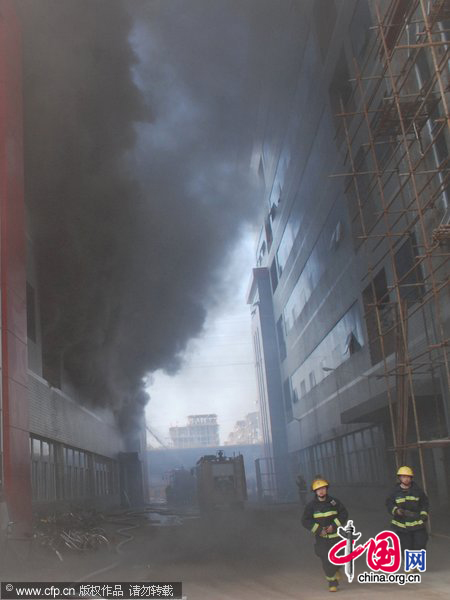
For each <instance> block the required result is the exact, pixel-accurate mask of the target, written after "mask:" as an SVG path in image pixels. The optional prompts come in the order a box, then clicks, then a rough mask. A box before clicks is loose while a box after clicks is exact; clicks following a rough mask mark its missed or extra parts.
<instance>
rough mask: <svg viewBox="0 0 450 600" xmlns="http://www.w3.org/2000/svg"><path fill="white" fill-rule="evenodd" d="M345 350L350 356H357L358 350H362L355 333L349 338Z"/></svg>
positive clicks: (349, 335)
mask: <svg viewBox="0 0 450 600" xmlns="http://www.w3.org/2000/svg"><path fill="white" fill-rule="evenodd" d="M345 348H346V350H345V351H346V353H347V352H348V354H349V355H350V356H352V354H356V352H358V350H360V348H361V344H360V343H359V341H358V339H357V338H356V336H355V334H354V332H353V331H352V332H350V333H349V334H348V336H347V339H346V341H345Z"/></svg>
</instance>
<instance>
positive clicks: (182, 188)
mask: <svg viewBox="0 0 450 600" xmlns="http://www.w3.org/2000/svg"><path fill="white" fill-rule="evenodd" d="M277 4H278V3H276V2H275V3H270V2H269V3H264V2H256V3H255V2H247V3H244V6H242V4H241V3H240V2H234V1H230V2H228V3H227V2H225V3H224V2H210V1H209V0H208V1H207V2H204V1H197V0H190V1H189V2H178V1H177V0H174V1H171V0H168V1H167V2H140V1H138V0H136V1H135V0H133V2H128V1H125V0H124V1H119V0H39V1H35V0H17V6H18V9H19V12H20V15H21V19H22V27H23V48H24V62H23V64H24V68H23V76H24V126H25V127H24V131H25V174H26V200H27V204H28V207H29V213H30V217H31V224H32V235H33V240H34V245H35V248H36V258H37V271H38V281H39V297H40V309H41V324H42V337H43V350H44V362H45V369H46V374H47V377H48V378H49V379H50V380H52V379H55V378H56V379H57V374H58V373H60V372H63V373H64V376H65V377H67V378H68V380H69V381H70V383H71V384H72V385H74V386H75V387H76V388H77V390H79V391H80V393H81V396H82V397H83V398H84V399H85V401H86V402H90V403H91V404H92V405H95V406H101V407H104V406H108V407H111V408H112V409H113V410H114V411H115V413H116V415H117V418H118V420H119V422H120V424H121V426H122V428H123V429H124V430H125V431H126V430H130V429H132V428H133V424H134V422H135V420H136V417H138V416H139V415H141V414H142V410H143V407H144V406H145V403H146V402H147V400H148V398H147V395H146V394H145V391H144V389H143V378H144V377H145V375H146V374H147V373H150V372H152V371H154V370H156V369H159V368H163V369H166V370H168V371H175V370H176V369H177V368H178V366H179V364H180V356H181V355H182V352H183V349H184V348H185V346H186V343H187V341H188V340H189V339H190V338H191V337H192V336H195V335H198V334H199V333H200V332H201V329H202V325H203V322H204V319H205V315H206V311H207V309H208V307H209V306H211V303H213V302H214V301H215V300H216V299H217V297H218V296H220V294H221V293H224V290H221V289H220V277H219V272H220V268H221V267H223V266H224V265H225V264H226V259H227V253H228V252H229V250H230V249H231V247H232V245H233V243H234V242H236V241H237V239H238V237H239V234H240V231H241V228H242V226H243V224H245V223H248V222H249V221H251V220H252V219H254V218H255V216H256V214H257V210H256V205H255V202H254V193H253V189H252V188H251V186H250V185H249V182H248V167H249V157H250V149H251V142H252V141H253V140H252V139H251V135H252V127H253V126H254V125H255V118H256V116H255V115H257V109H256V106H254V105H253V102H254V98H255V96H254V95H253V96H252V93H253V94H254V93H255V88H254V84H255V79H257V78H258V74H261V72H262V69H263V64H262V62H263V61H262V57H261V52H260V50H261V42H262V41H263V40H264V36H265V32H266V33H267V31H268V29H267V28H268V27H269V26H270V15H271V12H273V13H274V14H275V13H276V12H277V6H276V5H277ZM255 7H256V8H257V18H256V19H253V17H252V11H251V10H250V9H252V10H253V9H255ZM249 141H250V143H249ZM55 374H56V375H55Z"/></svg>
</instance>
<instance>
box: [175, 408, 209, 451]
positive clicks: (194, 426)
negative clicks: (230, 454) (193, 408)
mask: <svg viewBox="0 0 450 600" xmlns="http://www.w3.org/2000/svg"><path fill="white" fill-rule="evenodd" d="M169 435H170V439H171V440H172V445H173V447H174V448H198V447H199V446H214V447H216V446H218V445H219V443H220V440H219V425H218V423H217V415H213V414H211V415H189V416H188V424H187V425H185V426H184V427H170V429H169Z"/></svg>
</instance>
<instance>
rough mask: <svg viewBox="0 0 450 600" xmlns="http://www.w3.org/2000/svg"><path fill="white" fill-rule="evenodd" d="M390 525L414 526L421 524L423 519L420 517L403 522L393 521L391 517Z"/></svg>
mask: <svg viewBox="0 0 450 600" xmlns="http://www.w3.org/2000/svg"><path fill="white" fill-rule="evenodd" d="M391 523H392V525H397V527H404V528H406V527H415V526H416V525H423V521H422V519H420V521H405V522H404V523H399V522H398V521H395V520H394V519H392V521H391Z"/></svg>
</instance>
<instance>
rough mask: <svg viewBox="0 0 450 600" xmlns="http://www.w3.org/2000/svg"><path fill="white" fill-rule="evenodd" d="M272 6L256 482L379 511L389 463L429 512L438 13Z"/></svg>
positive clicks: (443, 100) (255, 296)
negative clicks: (304, 484) (279, 50)
mask: <svg viewBox="0 0 450 600" xmlns="http://www.w3.org/2000/svg"><path fill="white" fill-rule="evenodd" d="M280 11H289V22H290V24H291V25H290V27H289V28H288V30H287V31H283V32H280V31H278V30H277V27H276V24H274V35H277V36H280V35H281V34H282V35H283V36H284V37H283V39H284V40H285V44H286V45H288V49H289V53H290V55H291V56H292V57H293V59H292V62H290V63H289V64H288V65H283V66H282V68H280V70H279V71H278V72H277V81H276V82H275V81H268V82H267V86H266V87H265V88H264V87H263V89H262V91H261V98H260V113H259V114H260V117H259V136H258V137H257V139H260V140H262V141H261V143H258V145H257V146H256V147H255V152H254V161H253V164H254V165H255V168H256V170H257V172H258V174H259V177H260V181H261V188H262V196H263V197H264V203H265V206H266V218H265V222H264V226H263V227H262V230H261V235H260V239H259V242H258V246H257V251H256V267H255V269H254V270H253V277H252V283H251V287H250V293H249V296H248V302H249V304H251V307H252V308H251V310H252V315H253V334H254V346H255V359H256V364H257V375H258V384H259V397H260V412H261V419H262V430H263V436H264V443H265V447H266V453H267V464H268V465H269V466H267V468H266V471H267V472H266V475H267V482H268V483H267V486H268V487H269V488H270V486H272V487H273V490H272V495H277V496H278V498H280V497H284V496H285V495H286V493H287V495H290V494H291V495H292V497H293V493H294V486H293V481H294V475H295V473H298V472H301V473H302V474H303V475H304V476H305V478H307V479H310V478H311V477H313V476H314V475H315V474H319V473H320V474H322V475H324V476H326V477H327V478H329V479H330V480H331V481H332V482H333V484H334V485H340V486H343V487H345V488H347V489H348V490H350V489H351V492H352V495H353V497H355V496H358V495H363V494H365V496H366V497H367V499H368V500H369V499H373V501H374V502H377V503H379V502H381V497H379V496H378V495H377V491H379V492H381V491H383V486H385V485H386V484H387V483H388V482H389V481H392V480H393V475H392V474H393V470H394V466H395V463H397V464H399V463H404V462H407V463H408V464H412V465H413V466H414V467H415V469H416V471H417V477H418V479H419V480H421V482H422V484H423V485H424V486H425V487H426V488H427V490H428V492H429V493H430V494H431V495H432V496H433V497H434V498H435V501H436V504H440V505H446V504H448V501H449V491H450V490H449V477H450V473H449V469H450V467H449V464H450V460H449V452H450V445H449V437H448V436H449V362H448V337H449V316H450V311H449V306H450V303H449V302H448V299H449V298H448V256H449V246H448V244H449V242H448V240H449V227H448V201H449V197H448V143H449V137H448V136H449V131H448V126H449V121H448V115H449V113H448V97H447V96H448V58H449V56H448V44H447V42H448V35H449V33H448V26H447V25H448V19H449V17H450V15H449V11H448V8H447V3H445V2H440V1H438V0H436V1H435V2H431V3H423V2H416V1H414V2H401V1H393V2H388V1H386V2H384V1H378V0H374V1H373V2H367V1H366V0H358V1H352V0H351V1H348V2H337V1H335V0H316V1H314V2H312V1H311V2H290V3H283V4H282V5H280ZM285 18H286V15H283V19H285ZM283 19H280V23H281V22H282V21H283ZM284 22H286V21H284ZM267 47H268V48H270V47H271V44H268V46H267ZM267 60H268V61H270V60H271V57H270V56H268V57H267ZM287 464H288V465H289V471H290V472H289V474H288V478H289V481H290V487H289V486H288V491H286V489H285V488H284V487H283V486H282V485H280V480H283V479H284V477H285V476H286V474H285V473H284V471H283V469H285V468H286V465H287Z"/></svg>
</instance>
